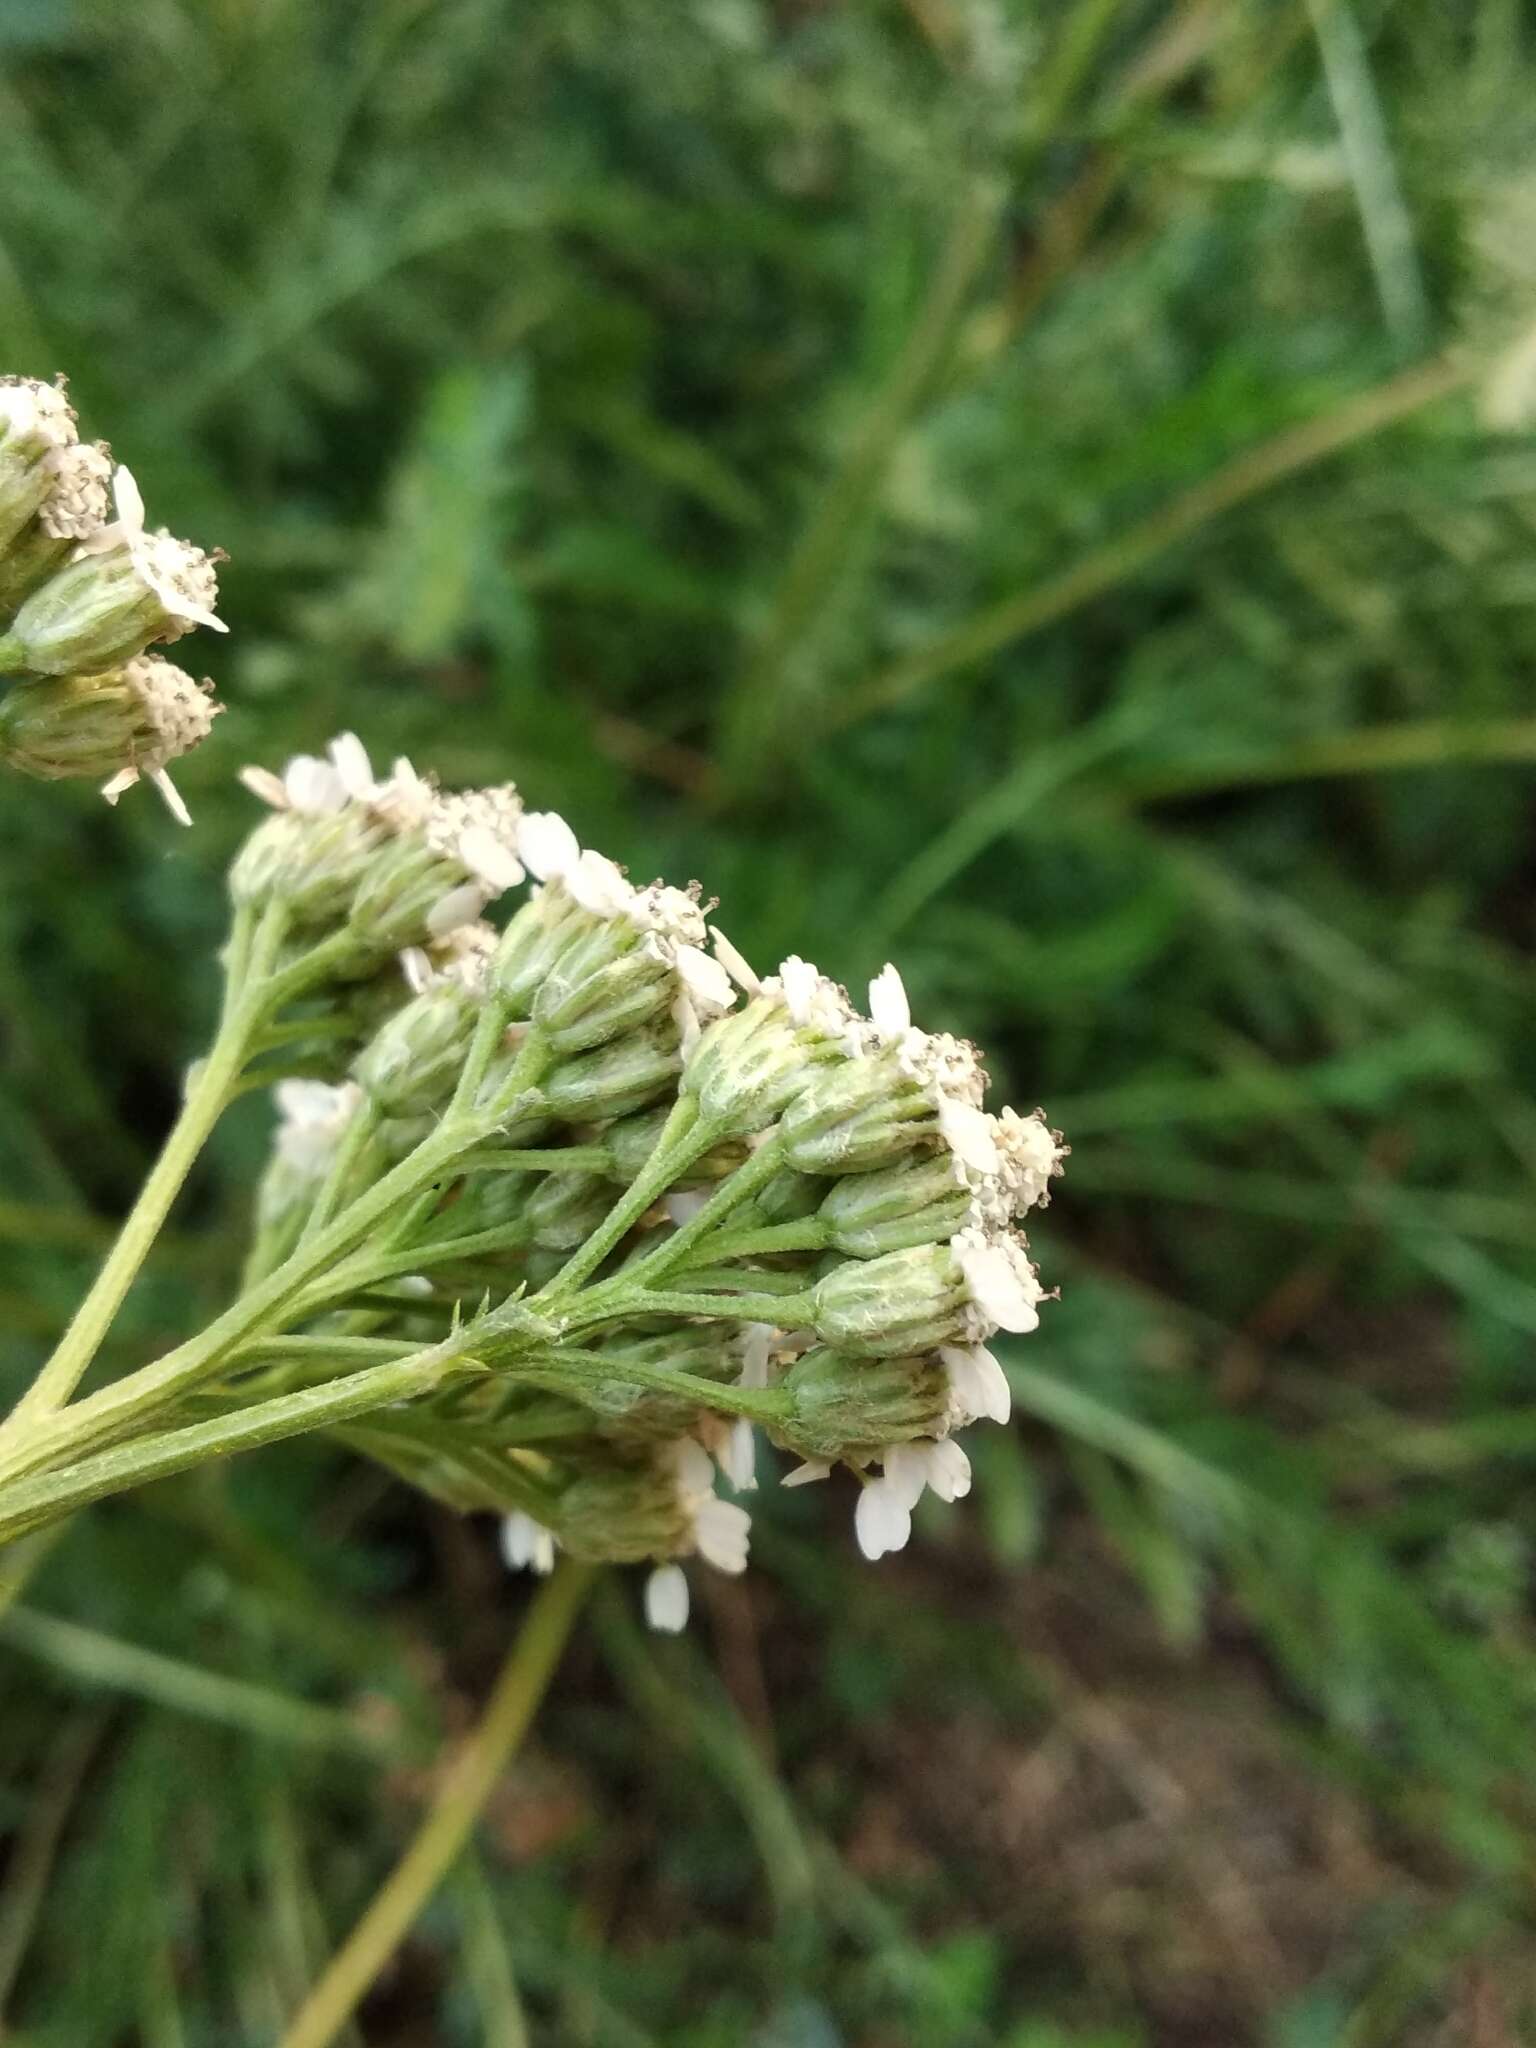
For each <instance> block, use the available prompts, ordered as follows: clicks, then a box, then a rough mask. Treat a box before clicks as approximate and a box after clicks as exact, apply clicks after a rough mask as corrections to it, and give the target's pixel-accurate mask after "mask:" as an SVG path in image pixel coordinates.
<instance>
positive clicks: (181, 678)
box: [0, 377, 224, 824]
mask: <svg viewBox="0 0 1536 2048" xmlns="http://www.w3.org/2000/svg"><path fill="white" fill-rule="evenodd" d="M220 559H222V558H221V557H220V556H218V555H207V554H205V553H204V552H203V551H202V549H201V548H196V547H193V546H192V545H191V543H190V542H187V541H181V540H176V539H174V538H173V537H172V536H171V535H170V534H169V533H167V532H166V531H165V530H164V529H163V528H162V529H160V530H159V531H151V530H150V529H149V528H148V527H147V526H146V525H145V519H144V501H143V499H142V497H141V496H140V494H139V490H138V486H137V485H136V484H135V482H134V480H133V477H132V476H131V475H130V473H129V472H128V471H127V470H126V469H123V468H116V469H114V467H113V462H112V453H111V450H110V449H109V448H108V446H107V444H106V443H105V442H104V441H92V442H87V441H82V440H81V439H80V438H79V432H78V426H77V421H76V417H75V413H74V409H73V408H72V407H71V405H70V404H69V401H68V399H67V398H66V397H65V394H64V386H63V382H62V380H60V381H59V382H57V383H54V384H43V383H39V382H37V381H36V380H34V379H32V378H29V377H0V679H3V678H14V680H13V681H11V683H10V686H9V688H8V689H7V690H6V692H5V695H4V697H3V698H0V759H3V760H4V761H6V762H7V763H8V764H9V766H11V767H12V768H16V769H19V770H20V771H21V772H22V773H23V774H25V775H34V776H40V777H42V778H43V779H45V780H54V779H57V778H59V777H62V776H86V777H89V778H91V779H93V780H96V781H99V782H100V783H101V784H102V793H103V794H104V795H105V796H106V797H107V798H108V800H109V801H111V802H116V800H117V798H118V797H119V796H120V795H121V794H122V792H123V791H124V790H125V789H129V788H131V787H132V785H133V784H134V783H135V782H137V781H139V780H140V778H143V779H144V780H145V781H149V782H153V783H154V784H155V785H156V786H157V788H158V789H159V790H160V792H161V794H162V795H163V796H164V798H165V801H166V803H167V805H168V806H169V808H170V810H171V813H172V815H173V816H174V817H176V818H177V819H179V820H180V821H181V823H183V824H187V823H189V822H190V820H189V819H188V817H187V813H186V807H185V806H184V804H183V803H182V801H181V798H180V796H179V794H178V793H177V791H176V789H175V786H174V785H173V783H172V782H171V780H170V777H169V775H168V774H167V772H166V771H167V769H168V767H169V765H170V763H171V762H172V761H174V760H176V759H177V758H178V757H179V756H180V755H182V754H185V753H186V752H187V751H188V750H189V749H190V748H192V747H195V746H196V745H197V743H198V742H199V741H200V740H202V739H203V738H205V737H206V735H207V733H208V730H209V728H210V726H211V725H212V723H213V718H214V713H215V711H216V709H217V707H216V706H215V705H214V704H212V703H211V702H210V700H209V696H208V690H209V687H210V686H209V685H207V684H205V683H204V684H200V683H196V682H194V681H193V679H192V678H191V676H189V675H188V674H187V673H186V672H185V670H183V669H180V668H177V667H176V666H175V665H174V664H173V663H171V662H169V661H166V660H165V659H164V658H163V657H162V656H160V655H157V654H150V653H148V652H147V651H146V650H147V649H148V648H150V647H151V646H153V645H154V644H155V643H157V642H170V641H174V640H178V639H180V638H181V637H182V635H183V634H186V633H190V632H191V631H192V630H193V629H194V627H196V626H211V627H212V628H213V629H214V631H215V632H223V631H224V627H223V625H222V624H221V622H220V621H219V619H218V618H217V617H215V615H214V606H215V604H216V602H217V599H218V585H217V580H216V577H215V573H214V565H215V562H216V561H218V560H220Z"/></svg>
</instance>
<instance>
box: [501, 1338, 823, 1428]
mask: <svg viewBox="0 0 1536 2048" xmlns="http://www.w3.org/2000/svg"><path fill="white" fill-rule="evenodd" d="M573 1367H581V1368H590V1370H581V1371H573V1370H572V1369H571V1368H573ZM507 1370H508V1375H509V1377H511V1378H514V1379H517V1380H526V1381H529V1382H531V1383H534V1384H537V1385H539V1386H542V1387H544V1388H546V1389H547V1390H549V1391H559V1392H563V1391H565V1390H566V1389H567V1388H568V1389H569V1390H570V1391H571V1393H572V1394H573V1396H575V1397H577V1398H579V1396H580V1391H581V1387H582V1383H583V1381H585V1380H589V1379H593V1378H599V1377H600V1378H602V1379H606V1380H616V1381H618V1382H619V1384H620V1385H622V1386H628V1387H644V1388H646V1389H647V1390H648V1391H650V1392H652V1393H657V1394H680V1395H683V1396H685V1397H687V1398H690V1399H692V1400H695V1401H697V1402H698V1403H699V1404H700V1406H701V1407H705V1408H718V1409H720V1410H721V1411H722V1412H723V1413H725V1414H728V1415H747V1416H750V1417H751V1418H752V1420H753V1421H754V1422H779V1421H782V1419H783V1418H784V1417H785V1416H786V1415H788V1414H790V1413H791V1412H792V1410H793V1407H794V1402H793V1399H792V1398H791V1397H790V1396H789V1395H788V1394H785V1393H782V1392H781V1391H780V1390H779V1389H778V1388H777V1387H733V1386H722V1385H721V1383H720V1382H719V1381H718V1380H707V1379H705V1378H704V1377H703V1375H702V1374H700V1373H694V1372H678V1371H676V1370H674V1369H673V1368H672V1367H670V1366H661V1365H640V1364H638V1363H636V1362H632V1361H630V1360H629V1359H625V1358H619V1357H615V1356H612V1355H610V1354H609V1353H608V1352H606V1351H582V1350H579V1349H576V1348H574V1347H572V1348H571V1349H566V1348H565V1347H564V1346H562V1347H561V1348H560V1349H559V1350H557V1351H554V1352H552V1353H551V1354H550V1356H549V1359H548V1362H547V1364H546V1363H545V1362H544V1361H543V1360H541V1359H540V1358H539V1356H538V1354H537V1353H535V1354H534V1355H533V1356H532V1357H531V1358H520V1359H518V1361H517V1362H516V1364H515V1365H512V1366H510V1367H508V1369H507Z"/></svg>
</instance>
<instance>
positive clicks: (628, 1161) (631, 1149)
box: [599, 1103, 747, 1188]
mask: <svg viewBox="0 0 1536 2048" xmlns="http://www.w3.org/2000/svg"><path fill="white" fill-rule="evenodd" d="M671 1113H672V1108H671V1105H670V1104H669V1103H662V1104H659V1105H658V1106H657V1107H656V1108H655V1109H645V1110H640V1111H639V1112H637V1113H636V1114H635V1115H634V1116H626V1117H620V1118H618V1119H617V1120H616V1121H615V1122H613V1123H611V1124H610V1125H609V1126H608V1128H607V1130H606V1131H604V1132H603V1134H602V1136H601V1138H600V1140H599V1143H600V1144H601V1145H602V1147H603V1149H604V1151H606V1153H607V1154H608V1172H609V1174H610V1176H611V1178H612V1179H614V1180H616V1181H618V1182H619V1184H620V1185H621V1186H623V1187H628V1185H629V1184H630V1182H631V1181H633V1180H636V1179H638V1178H639V1175H640V1172H641V1170H642V1168H643V1167H644V1166H645V1165H646V1163H647V1162H648V1160H649V1159H650V1156H651V1154H652V1153H653V1152H654V1151H655V1149H656V1146H657V1143H658V1141H659V1139H660V1137H661V1134H662V1131H663V1130H664V1129H665V1127H666V1123H667V1119H668V1117H669V1116H670V1115H671ZM746 1157H747V1148H746V1147H745V1145H743V1144H742V1143H741V1142H740V1140H739V1139H734V1138H726V1139H723V1140H722V1141H721V1143H720V1144H718V1145H715V1146H713V1147H712V1148H711V1149H710V1150H709V1151H708V1152H706V1153H705V1155H704V1157H703V1158H702V1159H696V1160H695V1161H694V1163H693V1165H692V1166H691V1167H690V1168H689V1169H688V1172H687V1173H686V1174H685V1175H684V1176H683V1178H682V1179H681V1180H679V1181H678V1182H677V1186H678V1187H680V1188H688V1187H693V1186H696V1185H708V1184H709V1183H710V1182H712V1181H717V1180H724V1178H725V1176H726V1175H727V1174H728V1173H734V1172H735V1171H736V1168H737V1167H738V1166H740V1165H741V1163H742V1161H743V1160H744V1159H745V1158H746Z"/></svg>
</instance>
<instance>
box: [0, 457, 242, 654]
mask: <svg viewBox="0 0 1536 2048" xmlns="http://www.w3.org/2000/svg"><path fill="white" fill-rule="evenodd" d="M113 495H114V497H115V499H116V502H117V513H118V516H117V518H116V519H115V520H113V521H112V522H111V523H110V524H109V525H107V526H104V527H102V528H101V529H100V531H99V532H97V533H95V534H93V535H91V536H90V537H89V538H88V539H86V540H84V541H82V542H81V543H80V545H79V547H78V548H77V549H76V551H75V560H74V561H72V562H70V563H69V564H68V565H67V566H66V567H64V568H62V569H60V570H59V571H58V573H57V574H56V575H54V576H51V577H50V578H49V579H48V581H47V582H46V583H44V584H43V585H42V586H41V587H40V588H39V589H37V590H34V591H33V592H32V594H31V596H30V597H29V598H28V599H27V600H26V602H25V603H24V604H23V605H22V607H21V609H20V611H18V612H17V614H16V616H15V618H14V619H12V621H11V623H10V626H9V628H8V629H7V631H6V632H5V633H4V634H3V635H0V671H4V670H6V669H30V670H31V671H32V672H33V673H34V674H36V675H72V674H89V673H90V672H91V671H92V670H93V669H102V668H112V667H114V666H115V665H116V664H118V663H120V662H124V661H129V660H131V659H132V657H133V656H134V655H136V654H142V653H143V652H144V649H145V648H146V647H148V646H149V645H150V644H151V642H152V641H156V640H178V639H180V638H181V636H182V634H184V633H190V632H191V631H192V629H193V628H194V626H211V627H213V629H214V630H215V631H216V632H220V633H222V632H223V631H224V630H225V627H224V625H223V622H222V621H221V620H220V619H219V618H217V617H216V616H215V614H214V610H213V607H214V605H215V604H216V603H217V602H218V594H219V591H218V579H217V577H216V575H215V574H214V562H215V559H216V558H215V557H214V556H211V555H206V554H204V552H203V550H202V549H201V548H196V547H193V546H192V544H191V543H190V542H189V541H180V540H175V539H173V538H172V537H171V535H170V534H169V533H167V532H166V531H165V530H164V529H162V530H161V531H160V532H159V533H148V532H146V531H145V528H144V502H143V500H142V498H140V496H139V492H138V486H137V485H136V484H135V483H134V481H133V478H132V477H131V476H130V475H129V473H128V471H127V470H126V469H119V470H118V472H117V475H116V477H115V478H114V480H113Z"/></svg>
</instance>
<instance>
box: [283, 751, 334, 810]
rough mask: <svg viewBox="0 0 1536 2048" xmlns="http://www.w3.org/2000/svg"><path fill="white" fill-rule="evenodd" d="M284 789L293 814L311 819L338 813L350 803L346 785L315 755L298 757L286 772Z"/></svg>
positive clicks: (325, 762)
mask: <svg viewBox="0 0 1536 2048" xmlns="http://www.w3.org/2000/svg"><path fill="white" fill-rule="evenodd" d="M283 788H284V789H285V790H286V792H287V795H288V807H289V809H290V810H294V811H302V812H304V814H305V815H306V816H308V817H319V816H321V815H322V814H324V813H326V812H329V811H339V810H341V809H342V808H343V806H344V805H345V804H346V801H347V785H346V784H345V783H344V782H343V781H342V779H341V777H340V776H339V775H338V774H337V772H336V770H335V769H334V768H333V767H332V765H331V763H330V762H329V761H320V760H317V759H316V758H315V756H314V755H313V754H296V755H295V756H294V758H293V760H291V761H290V762H289V763H288V766H287V767H286V768H285V769H284V770H283Z"/></svg>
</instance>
